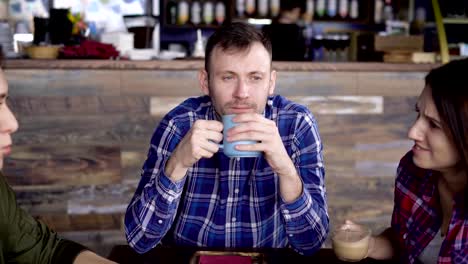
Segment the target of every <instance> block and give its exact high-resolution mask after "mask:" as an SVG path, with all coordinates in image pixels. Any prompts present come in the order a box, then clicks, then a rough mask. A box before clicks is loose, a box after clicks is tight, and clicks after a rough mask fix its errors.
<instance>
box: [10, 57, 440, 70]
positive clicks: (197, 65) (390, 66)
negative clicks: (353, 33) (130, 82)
mask: <svg viewBox="0 0 468 264" xmlns="http://www.w3.org/2000/svg"><path fill="white" fill-rule="evenodd" d="M203 64H204V62H203V61H202V60H173V61H161V60H152V61H129V60H120V61H117V60H26V59H23V60H5V61H4V62H3V66H2V67H3V69H59V70H60V69H63V70H73V69H90V70H174V71H177V70H187V71H191V70H199V69H201V68H203ZM438 66H440V64H409V63H378V62H340V63H326V62H274V63H273V67H274V68H275V69H276V70H278V71H325V72H341V71H343V72H428V71H429V70H431V69H433V68H435V67H438Z"/></svg>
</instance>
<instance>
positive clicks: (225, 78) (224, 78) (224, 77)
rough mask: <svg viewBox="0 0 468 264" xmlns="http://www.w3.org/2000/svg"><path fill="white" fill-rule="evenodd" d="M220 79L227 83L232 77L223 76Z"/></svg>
mask: <svg viewBox="0 0 468 264" xmlns="http://www.w3.org/2000/svg"><path fill="white" fill-rule="evenodd" d="M222 78H223V80H224V81H229V80H232V79H233V77H232V76H230V75H229V76H223V77H222Z"/></svg>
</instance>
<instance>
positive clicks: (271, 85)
mask: <svg viewBox="0 0 468 264" xmlns="http://www.w3.org/2000/svg"><path fill="white" fill-rule="evenodd" d="M275 86H276V71H275V70H273V71H271V74H270V83H269V88H268V95H273V93H274V92H275Z"/></svg>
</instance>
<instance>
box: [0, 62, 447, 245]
mask: <svg viewBox="0 0 468 264" xmlns="http://www.w3.org/2000/svg"><path fill="white" fill-rule="evenodd" d="M437 66H438V65H435V64H429V65H413V64H384V63H307V62H275V63H274V64H273V67H274V68H275V69H276V70H277V71H278V80H277V85H276V93H278V94H281V95H284V96H286V97H288V98H290V99H291V100H294V101H297V102H299V103H302V104H304V105H307V106H308V107H309V108H310V109H311V111H312V113H314V115H315V116H316V118H317V120H318V123H319V129H320V134H321V137H322V140H323V143H324V155H325V168H326V185H327V192H328V207H329V215H330V220H331V224H332V226H334V225H337V224H339V223H342V222H343V221H344V220H345V219H352V220H355V221H358V222H361V223H363V224H367V225H369V226H370V227H371V228H372V229H373V231H374V232H378V231H380V230H382V229H383V228H384V227H386V226H388V225H389V224H390V215H391V212H392V207H393V185H394V178H395V170H396V166H397V164H398V161H399V159H400V158H401V157H402V156H403V155H404V154H405V153H406V152H407V151H408V150H409V149H410V147H411V141H409V140H408V139H407V137H406V134H407V129H408V127H409V126H410V125H411V124H412V122H413V121H414V119H415V117H416V115H415V113H414V110H413V109H414V105H415V102H416V100H417V96H418V95H419V93H420V92H421V90H422V89H423V86H424V76H425V75H426V73H427V72H428V71H429V70H430V69H432V68H434V67H437ZM202 67H203V61H200V60H198V61H195V60H194V61H188V60H178V61H97V60H7V61H5V62H4V65H3V69H4V70H5V74H6V77H7V80H8V82H9V87H10V105H11V107H12V110H13V112H15V113H16V115H17V117H18V120H19V124H20V128H19V130H18V132H17V133H15V134H14V136H13V140H14V148H13V152H12V155H11V156H10V157H9V158H8V159H7V161H6V164H5V169H4V173H5V175H6V176H7V179H8V181H9V182H10V184H11V185H12V186H14V189H15V191H16V192H17V194H18V201H19V202H20V204H21V205H22V206H23V207H24V208H25V209H26V210H28V211H29V212H31V213H32V214H33V215H35V216H37V217H38V218H40V219H42V220H44V221H45V222H47V223H48V224H49V225H50V226H52V227H54V228H55V229H56V230H58V231H60V232H61V233H62V234H64V235H65V236H66V237H69V238H72V239H75V240H77V241H81V242H84V243H85V244H86V245H88V246H90V247H91V248H95V249H96V250H98V251H99V250H100V249H99V247H102V246H103V245H104V246H105V245H108V246H109V248H110V247H112V246H113V245H115V244H123V243H125V238H124V235H123V224H122V217H123V215H124V213H125V209H126V206H127V204H128V203H129V201H130V198H131V197H132V195H133V192H134V190H135V188H136V186H137V184H138V181H139V177H140V168H141V166H142V164H143V162H144V160H145V158H146V154H147V150H148V147H149V145H148V144H149V141H150V137H151V135H152V133H153V131H154V129H155V127H156V125H157V124H158V122H159V120H161V118H162V117H163V116H164V114H165V113H167V112H168V111H169V110H170V109H172V108H173V107H175V106H176V105H177V104H179V103H180V102H182V101H183V100H184V99H186V98H187V97H190V96H197V95H200V94H201V92H200V89H199V86H198V81H197V72H198V70H199V69H200V68H202ZM96 230H97V231H96Z"/></svg>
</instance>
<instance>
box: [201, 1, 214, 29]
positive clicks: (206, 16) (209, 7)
mask: <svg viewBox="0 0 468 264" xmlns="http://www.w3.org/2000/svg"><path fill="white" fill-rule="evenodd" d="M213 21H214V6H213V2H211V1H205V2H204V3H203V23H205V24H206V25H211V24H213Z"/></svg>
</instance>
